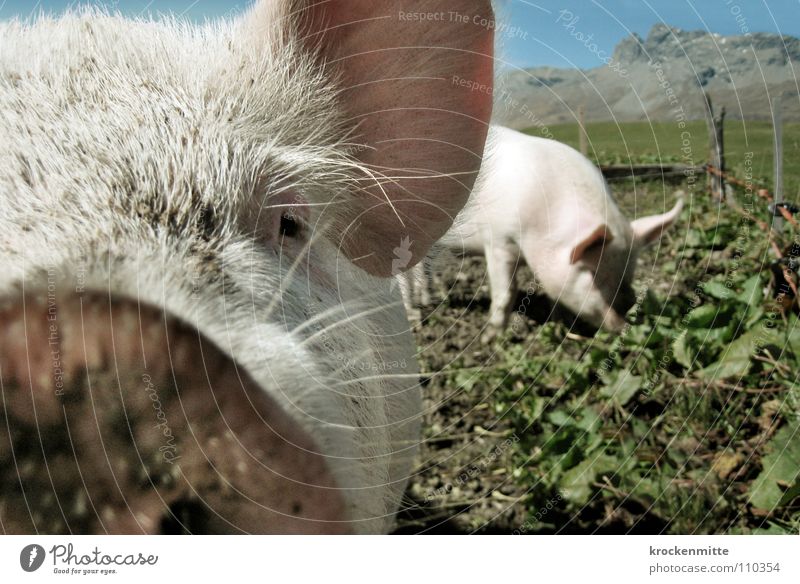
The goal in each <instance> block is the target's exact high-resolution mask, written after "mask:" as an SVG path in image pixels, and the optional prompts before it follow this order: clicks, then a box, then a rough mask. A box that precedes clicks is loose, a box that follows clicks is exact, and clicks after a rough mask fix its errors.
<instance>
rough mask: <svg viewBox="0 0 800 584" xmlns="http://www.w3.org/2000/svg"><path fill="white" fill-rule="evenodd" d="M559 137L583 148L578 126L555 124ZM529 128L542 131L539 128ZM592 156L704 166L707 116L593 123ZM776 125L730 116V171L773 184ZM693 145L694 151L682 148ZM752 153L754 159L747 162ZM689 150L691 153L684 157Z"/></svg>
mask: <svg viewBox="0 0 800 584" xmlns="http://www.w3.org/2000/svg"><path fill="white" fill-rule="evenodd" d="M550 131H551V132H552V134H553V136H554V137H555V139H556V140H558V141H560V142H564V143H566V144H569V145H570V146H572V147H574V148H577V147H578V143H579V134H578V126H577V125H576V124H561V125H556V126H551V127H550ZM528 133H530V134H532V135H539V134H540V133H541V131H540V130H539V129H531V130H529V131H528ZM587 133H588V135H589V157H590V158H592V159H593V160H595V161H596V162H598V163H599V164H642V163H670V162H684V163H688V164H695V165H700V164H704V163H705V162H706V161H707V160H708V132H707V130H706V124H705V122H704V121H693V122H688V123H687V124H686V127H685V128H679V127H678V124H677V123H676V122H652V123H650V122H623V123H616V122H600V123H590V124H587ZM772 144H773V133H772V124H770V123H768V122H752V121H742V120H729V121H726V122H725V151H726V160H727V167H728V170H729V171H731V172H733V173H734V174H735V175H736V176H739V177H740V178H742V179H745V175H746V174H747V173H748V167H749V169H750V172H752V176H753V177H759V178H761V179H763V180H761V181H760V182H759V183H758V184H763V185H764V186H765V187H767V188H769V189H772V187H773V184H772V176H773V146H772ZM687 145H688V147H689V151H687V152H682V148H684V147H686V146H687ZM783 147H784V172H785V175H786V178H785V181H784V182H785V184H784V187H785V193H786V198H787V199H789V200H798V199H800V124H786V125H785V126H784V135H783ZM748 153H752V161H751V162H746V158H747V157H748ZM686 154H688V155H689V158H688V159H687V158H684V157H685V156H686Z"/></svg>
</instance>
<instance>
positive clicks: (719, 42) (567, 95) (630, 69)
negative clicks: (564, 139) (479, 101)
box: [496, 24, 800, 130]
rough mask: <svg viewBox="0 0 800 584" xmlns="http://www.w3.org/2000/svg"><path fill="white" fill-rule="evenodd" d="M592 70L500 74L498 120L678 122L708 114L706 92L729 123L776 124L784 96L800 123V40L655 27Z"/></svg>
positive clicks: (787, 113)
mask: <svg viewBox="0 0 800 584" xmlns="http://www.w3.org/2000/svg"><path fill="white" fill-rule="evenodd" d="M601 56H602V55H599V56H598V63H599V64H600V66H598V67H597V68H594V69H586V70H579V69H556V68H552V67H538V68H533V69H527V70H522V71H520V70H517V71H514V72H510V73H506V74H504V75H502V76H501V79H500V82H499V83H498V88H497V89H496V103H497V107H496V111H497V117H498V120H499V121H501V122H503V123H506V124H508V125H511V126H513V127H517V128H526V127H533V126H540V127H542V128H543V130H544V128H545V126H546V125H548V124H557V123H564V122H572V121H574V120H575V119H576V115H577V113H576V112H577V110H578V108H579V107H584V108H585V110H586V119H587V121H607V120H619V121H633V120H645V119H650V120H657V121H670V120H675V121H676V122H677V121H679V120H680V119H681V117H680V116H685V117H686V119H698V118H702V117H703V116H704V111H705V106H704V99H703V92H704V91H705V92H708V93H709V95H710V96H711V98H712V101H713V102H714V105H715V107H719V106H723V105H724V106H725V108H726V110H727V114H728V118H734V119H750V120H754V119H755V120H758V119H770V101H769V96H775V95H778V94H783V95H786V96H787V97H786V98H785V99H784V100H783V112H784V113H783V115H784V119H785V120H787V121H800V97H798V88H799V87H800V80H798V74H800V39H797V38H794V37H790V36H780V35H773V34H763V33H755V34H750V35H744V36H720V35H718V34H711V33H708V32H704V31H684V30H680V29H677V28H672V27H669V26H666V25H663V24H660V25H656V26H655V27H653V29H652V30H651V31H650V33H649V35H648V36H647V38H646V39H642V38H641V37H640V36H638V35H636V34H633V35H631V36H629V37H628V38H626V39H624V40H623V41H622V42H620V44H619V45H617V47H616V49H615V51H614V54H613V57H611V58H609V57H605V59H604V60H602V61H601V59H600V57H601Z"/></svg>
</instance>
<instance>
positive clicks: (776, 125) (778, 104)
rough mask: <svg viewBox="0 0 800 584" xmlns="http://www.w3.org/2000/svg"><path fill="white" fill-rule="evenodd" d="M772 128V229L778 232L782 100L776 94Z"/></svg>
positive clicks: (781, 181)
mask: <svg viewBox="0 0 800 584" xmlns="http://www.w3.org/2000/svg"><path fill="white" fill-rule="evenodd" d="M772 129H773V132H772V134H773V137H774V146H773V152H774V157H775V160H774V162H775V166H774V168H775V189H774V192H773V200H774V201H775V205H776V207H775V213H774V217H773V218H772V229H773V230H774V231H776V232H778V233H780V232H781V231H782V230H783V217H782V216H781V215H780V212H779V211H778V207H777V205H778V204H779V203H781V202H783V102H782V100H781V96H780V95H778V96H777V97H775V99H773V100H772Z"/></svg>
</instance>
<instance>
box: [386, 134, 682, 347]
mask: <svg viewBox="0 0 800 584" xmlns="http://www.w3.org/2000/svg"><path fill="white" fill-rule="evenodd" d="M682 207H683V201H682V197H680V198H679V200H678V202H677V203H676V204H675V206H674V207H673V208H672V210H670V211H668V212H666V213H663V214H660V215H654V216H650V217H642V218H639V219H636V220H635V221H628V219H626V218H625V216H624V215H623V214H622V212H621V211H620V210H619V208H618V207H617V205H616V203H615V202H614V199H613V198H612V196H611V191H610V189H609V186H608V184H607V183H606V181H605V179H604V178H603V176H602V174H601V173H600V170H599V169H598V168H597V167H596V166H595V165H594V164H592V163H591V162H590V161H589V160H588V159H586V158H585V157H584V156H583V155H581V154H580V153H579V152H577V151H576V150H574V149H573V148H570V147H569V146H566V145H565V144H562V143H560V142H556V141H554V140H548V139H544V138H539V137H533V136H528V135H525V134H523V133H521V132H517V131H514V130H511V129H509V128H504V127H500V126H492V127H491V129H490V131H489V142H488V145H487V155H486V160H485V162H484V166H483V168H482V170H481V173H480V176H479V178H478V181H477V183H476V187H475V191H474V193H473V195H472V198H471V200H470V202H469V204H468V205H467V207H466V208H465V209H464V210H463V211H462V212H461V214H460V215H459V216H458V217H457V219H456V221H455V224H454V226H453V228H452V229H451V230H450V231H449V232H448V233H447V234H446V235H445V237H444V238H443V239H442V240H441V241H440V242H439V243H438V244H437V247H439V248H440V251H439V254H442V250H447V251H452V252H455V253H456V254H462V255H483V256H485V257H486V267H487V271H488V276H489V283H490V288H491V307H490V314H489V322H488V326H487V331H486V335H485V338H486V339H490V338H491V337H493V336H494V335H496V334H497V333H498V332H499V331H501V330H503V329H504V328H505V326H506V324H507V322H508V318H509V312H510V306H511V303H512V302H513V301H514V300H515V299H516V296H517V285H516V279H515V273H516V270H517V268H518V267H519V265H520V264H521V262H526V263H527V265H528V266H529V267H530V269H531V270H532V271H533V273H534V276H535V278H536V281H537V284H538V287H539V288H541V289H542V290H543V291H544V292H545V294H547V296H549V297H550V298H551V299H553V300H555V301H557V302H559V303H561V304H562V305H564V306H566V307H567V308H569V309H570V310H571V311H572V312H574V313H576V314H577V315H579V316H580V317H581V318H583V319H584V320H585V321H587V322H588V323H590V324H592V325H594V326H596V327H598V328H599V327H603V328H606V329H608V330H619V329H620V328H622V327H623V326H624V323H625V320H624V319H625V313H626V312H627V311H628V310H629V309H630V308H631V306H632V305H633V304H634V302H635V295H634V292H633V288H632V287H631V283H632V281H633V276H634V271H635V266H636V259H637V257H638V254H639V252H640V251H641V249H642V248H643V247H644V246H646V245H648V244H650V243H653V242H654V241H657V240H658V239H659V238H660V237H661V235H662V234H663V233H664V231H665V230H666V229H667V228H668V227H669V226H670V225H672V224H673V223H674V222H675V221H676V219H677V218H678V216H679V214H680V212H681V209H682ZM441 257H444V254H443V255H442V256H441ZM428 265H429V266H437V265H441V260H439V261H437V260H436V259H435V258H434V259H431V261H429V262H428ZM430 269H431V268H430V267H429V268H428V270H426V269H424V268H423V266H422V265H420V266H417V267H416V268H415V270H414V272H413V274H403V275H402V276H401V289H402V290H403V293H404V299H405V303H406V306H407V308H408V309H412V306H411V304H412V302H414V301H415V300H416V301H420V302H422V303H423V304H425V303H426V302H429V301H430V293H429V290H428V288H429V278H428V273H427V272H428V271H430Z"/></svg>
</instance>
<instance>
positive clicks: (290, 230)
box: [280, 213, 300, 238]
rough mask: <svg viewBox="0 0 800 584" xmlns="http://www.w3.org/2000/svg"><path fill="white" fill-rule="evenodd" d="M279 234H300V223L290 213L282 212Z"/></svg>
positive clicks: (294, 235)
mask: <svg viewBox="0 0 800 584" xmlns="http://www.w3.org/2000/svg"><path fill="white" fill-rule="evenodd" d="M280 234H281V237H291V238H295V237H298V236H299V235H300V223H299V222H298V220H297V219H296V218H295V217H293V216H292V215H290V214H288V213H284V214H283V215H281V226H280Z"/></svg>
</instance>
